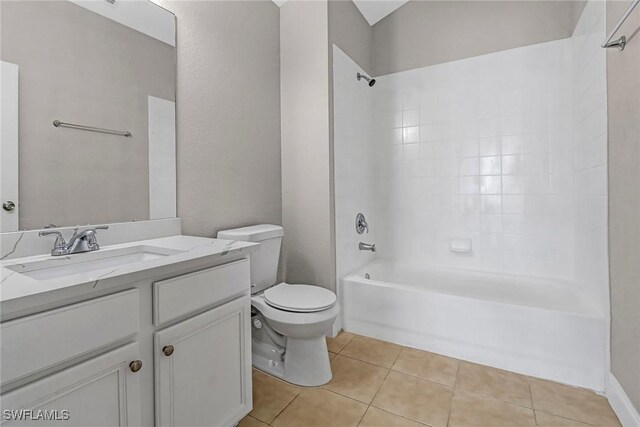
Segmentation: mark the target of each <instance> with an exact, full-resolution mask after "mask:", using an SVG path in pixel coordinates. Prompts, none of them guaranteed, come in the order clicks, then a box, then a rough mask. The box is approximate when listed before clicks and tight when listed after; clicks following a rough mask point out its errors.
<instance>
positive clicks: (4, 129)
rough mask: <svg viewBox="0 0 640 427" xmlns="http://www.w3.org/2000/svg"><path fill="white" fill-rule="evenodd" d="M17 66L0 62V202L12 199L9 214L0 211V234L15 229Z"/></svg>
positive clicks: (16, 200) (16, 191)
mask: <svg viewBox="0 0 640 427" xmlns="http://www.w3.org/2000/svg"><path fill="white" fill-rule="evenodd" d="M18 75H19V67H18V66H17V65H16V64H12V63H10V62H5V61H0V80H1V82H0V98H1V99H2V102H1V103H0V199H1V200H0V203H3V202H6V201H9V200H11V201H12V202H14V203H15V204H16V208H15V209H14V210H13V211H12V212H6V211H4V210H2V211H0V232H8V231H17V230H18V216H19V214H18V212H19V211H20V200H19V195H20V194H19V191H18V178H19V174H18V167H19V163H18V135H19V131H18V129H19V120H18V116H19V103H20V98H19V79H18Z"/></svg>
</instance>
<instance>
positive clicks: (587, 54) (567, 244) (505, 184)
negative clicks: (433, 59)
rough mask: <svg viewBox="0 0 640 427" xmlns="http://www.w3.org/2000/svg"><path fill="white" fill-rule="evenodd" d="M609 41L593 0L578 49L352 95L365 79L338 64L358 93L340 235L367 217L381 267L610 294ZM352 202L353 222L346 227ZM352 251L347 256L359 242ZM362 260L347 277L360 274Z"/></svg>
mask: <svg viewBox="0 0 640 427" xmlns="http://www.w3.org/2000/svg"><path fill="white" fill-rule="evenodd" d="M603 31H604V4H603V2H596V1H593V0H592V1H589V2H588V4H587V6H586V8H585V10H584V12H583V15H582V17H581V20H580V22H579V24H578V26H577V27H576V32H575V34H574V36H573V37H572V38H570V39H565V40H557V41H553V42H548V43H542V44H539V45H533V46H527V47H523V48H518V49H512V50H507V51H502V52H497V53H492V54H488V55H483V56H479V57H473V58H468V59H463V60H460V61H454V62H450V63H446V64H440V65H435V66H432V67H426V68H422V69H416V70H411V71H407V72H401V73H397V74H392V75H387V76H381V77H379V78H378V83H377V84H376V86H375V87H374V88H367V87H365V86H362V87H360V86H357V85H355V84H354V85H353V86H349V85H350V84H351V83H352V82H351V80H354V79H353V78H352V77H353V74H355V72H357V66H356V65H355V64H354V63H352V62H351V63H349V66H348V67H346V66H345V64H346V63H345V64H343V65H339V66H343V70H342V71H341V72H343V73H346V74H345V76H344V77H341V78H342V79H343V80H344V82H343V85H345V87H347V89H343V90H345V91H350V92H349V93H350V95H349V96H346V95H345V98H344V99H345V105H346V107H345V109H343V110H341V111H347V114H349V115H351V116H352V117H351V118H350V121H349V123H353V124H352V125H350V126H351V128H350V129H349V130H348V132H347V131H345V133H344V134H343V136H344V138H347V139H348V138H352V139H353V141H352V140H349V141H347V140H346V139H345V140H344V141H345V142H344V143H345V144H347V145H349V146H352V147H353V149H352V150H349V153H350V154H349V162H348V163H345V162H342V161H335V168H336V177H338V176H339V177H340V179H336V186H339V185H343V186H344V187H345V192H340V194H344V195H345V196H344V199H345V200H343V199H342V198H339V199H338V198H337V199H336V221H342V220H344V221H346V222H347V225H345V226H344V227H343V228H342V229H343V230H344V232H346V233H348V232H350V227H352V225H351V224H352V222H353V218H351V216H350V215H351V211H354V210H356V209H361V210H362V209H371V210H372V212H371V217H372V219H373V218H375V220H374V221H370V224H371V225H372V230H377V233H375V234H374V236H375V239H377V240H376V244H377V246H378V248H379V255H380V256H384V257H388V258H392V259H397V260H401V261H402V262H419V263H422V264H427V265H434V266H446V267H456V268H473V269H482V270H488V271H502V272H507V273H512V274H524V275H534V276H545V277H551V278H557V279H563V280H572V279H574V280H575V282H576V286H577V287H584V288H589V289H591V292H592V293H593V294H594V295H595V294H597V293H598V292H602V288H603V287H606V286H603V284H602V279H601V278H602V277H606V274H605V273H606V257H605V260H604V261H603V260H602V258H603V256H602V254H603V253H604V254H606V247H601V246H606V238H605V237H606V161H607V158H606V141H607V138H606V73H605V65H606V60H605V59H606V58H605V52H604V50H603V49H600V48H599V45H598V43H599V41H600V39H601V38H602V36H603V34H602V33H603ZM349 67H350V68H349ZM345 70H347V71H345ZM336 78H337V77H334V79H336ZM371 89H372V90H371ZM368 97H370V98H368ZM337 101H338V97H336V102H337ZM366 102H370V103H371V104H372V107H370V108H369V107H367V106H366V105H363V103H366ZM368 108H369V109H368ZM336 111H337V106H336ZM363 112H364V113H363ZM369 112H370V113H371V115H370V116H369V117H366V115H367V114H369ZM367 119H368V120H369V123H370V125H369V126H370V128H371V129H365V128H366V126H365V125H364V123H366V121H367ZM358 132H361V136H358V135H356V134H357V133H358ZM338 133H339V131H338V129H336V141H335V144H336V147H335V150H336V151H335V152H336V153H338V149H337V148H338V147H337V146H338V143H339V142H338V139H337V138H338ZM362 135H364V136H362ZM344 168H348V169H351V170H349V171H344V170H339V169H344ZM366 168H370V169H371V171H369V172H367V171H366ZM356 172H359V173H358V174H356ZM360 175H363V176H360ZM347 180H351V181H355V182H357V183H360V184H359V185H356V186H355V187H353V186H351V185H350V184H347V183H346V181H347ZM360 193H363V194H360ZM336 194H338V188H336ZM346 199H349V200H348V202H347V200H346ZM339 200H340V201H339ZM603 200H604V202H603ZM346 203H348V204H349V205H350V206H351V208H350V209H351V211H349V214H345V215H344V218H343V217H338V212H344V210H339V209H338V205H339V204H346ZM360 206H365V207H364V208H361V207H360ZM374 236H371V235H370V236H367V239H369V240H372V238H373V237H374ZM603 236H605V237H603ZM453 237H461V238H470V239H472V241H473V251H472V253H471V254H467V255H465V256H460V255H459V254H454V253H451V252H450V251H449V242H450V239H451V238H453ZM336 239H337V240H338V241H342V237H340V236H336ZM349 239H351V240H349V243H348V244H344V242H343V246H342V247H343V249H342V250H343V251H352V249H353V248H352V246H353V244H355V243H357V242H356V240H357V238H352V237H349ZM359 255H360V254H358V253H357V252H356V253H351V254H348V255H346V258H345V259H346V261H344V262H342V265H344V266H355V265H356V264H357V262H361V261H362V257H360V258H359ZM340 256H341V250H338V257H340ZM596 257H600V259H596ZM345 268H346V267H345ZM354 268H355V267H354ZM343 271H344V269H343ZM588 276H590V277H588ZM598 280H600V282H598V283H595V282H596V281H598Z"/></svg>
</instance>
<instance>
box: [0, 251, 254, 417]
mask: <svg viewBox="0 0 640 427" xmlns="http://www.w3.org/2000/svg"><path fill="white" fill-rule="evenodd" d="M223 249H224V250H222V249H221V250H220V251H221V252H224V255H219V256H218V257H216V258H214V259H212V258H207V259H206V260H204V261H202V262H193V263H190V264H188V265H182V266H180V267H177V268H176V267H173V266H171V265H169V266H168V267H166V268H164V269H162V268H157V269H155V270H149V271H148V272H145V274H144V275H137V276H132V275H131V276H123V277H122V278H118V279H117V280H114V281H112V282H111V284H110V285H105V284H103V283H102V282H100V283H98V282H97V281H93V282H89V285H88V286H87V288H86V290H84V291H78V292H77V293H75V294H73V295H72V296H73V297H72V298H69V295H70V294H64V297H63V298H60V300H54V299H51V300H48V301H46V304H44V305H43V304H42V300H40V301H39V302H40V303H41V305H40V306H39V307H43V309H42V310H38V306H36V307H35V308H34V309H33V310H31V311H30V312H28V313H26V315H24V316H22V317H20V316H16V317H15V318H11V319H8V320H6V321H3V322H2V323H0V341H1V343H0V387H1V392H2V394H1V395H0V409H1V412H0V417H1V418H0V424H2V426H4V425H14V424H15V425H21V426H22V425H48V424H53V423H56V424H58V425H61V426H65V427H66V426H81V427H86V426H92V427H94V426H96V427H97V426H116V425H118V426H131V427H134V426H145V427H148V426H153V425H154V424H155V425H156V426H162V427H164V426H176V427H178V426H179V427H182V426H215V427H231V426H233V425H236V424H237V423H238V422H239V421H240V420H241V419H242V418H243V417H244V416H245V415H246V414H248V413H249V412H250V411H251V408H252V400H251V397H252V396H251V329H250V319H251V300H250V298H251V297H250V292H249V290H250V283H251V279H250V268H249V260H248V259H247V257H246V255H245V254H234V255H229V256H227V253H228V252H227V249H226V248H223ZM108 286H111V287H108ZM44 308H46V309H44ZM20 410H26V411H31V412H29V413H28V414H27V417H29V416H31V417H35V416H37V415H38V411H40V410H43V411H47V412H46V413H45V415H46V416H53V417H54V418H55V419H58V418H62V419H61V420H60V421H48V422H47V421H45V422H44V423H43V421H42V419H39V420H33V421H31V422H29V421H27V422H25V421H24V420H12V419H11V416H10V415H9V416H8V415H7V413H6V411H20ZM13 413H14V412H11V413H10V414H13ZM65 414H67V415H65ZM65 416H68V419H65Z"/></svg>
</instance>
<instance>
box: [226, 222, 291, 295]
mask: <svg viewBox="0 0 640 427" xmlns="http://www.w3.org/2000/svg"><path fill="white" fill-rule="evenodd" d="M283 235H284V230H283V228H282V227H281V226H279V225H271V224H260V225H252V226H249V227H242V228H233V229H231V230H223V231H219V232H218V236H217V237H218V239H225V240H239V241H242V242H256V243H260V249H259V250H258V251H256V252H254V253H252V254H251V255H250V256H249V258H250V260H251V284H252V286H253V287H252V288H251V293H252V294H255V293H257V292H260V291H263V290H265V289H267V288H268V287H270V286H273V285H275V284H276V280H277V277H278V261H279V260H280V244H281V243H282V236H283Z"/></svg>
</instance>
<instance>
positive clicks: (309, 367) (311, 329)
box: [218, 224, 340, 386]
mask: <svg viewBox="0 0 640 427" xmlns="http://www.w3.org/2000/svg"><path fill="white" fill-rule="evenodd" d="M283 234H284V231H283V229H282V227H280V226H277V225H269V224H263V225H254V226H250V227H243V228H236V229H232V230H224V231H220V232H219V233H218V238H219V239H226V240H240V241H251V242H259V243H260V244H261V247H260V250H258V251H257V252H254V253H252V254H251V255H250V260H251V283H252V291H251V294H252V296H251V342H252V346H251V347H252V349H251V351H252V362H253V366H254V367H256V368H258V369H260V370H262V371H264V372H267V373H269V374H271V375H274V376H276V377H279V378H281V379H283V380H285V381H287V382H290V383H292V384H297V385H301V386H318V385H322V384H325V383H327V382H329V381H330V380H331V377H332V375H331V366H330V364H329V353H328V352H327V344H326V340H325V334H326V332H327V331H329V330H330V329H331V327H332V325H333V323H334V322H335V320H336V318H337V317H338V315H339V314H340V306H339V304H338V302H337V298H336V295H335V294H334V293H333V292H331V291H330V290H328V289H325V288H322V287H319V286H313V285H307V284H289V283H284V282H282V283H277V280H276V277H277V270H278V260H279V257H280V244H281V241H282V236H283Z"/></svg>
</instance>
